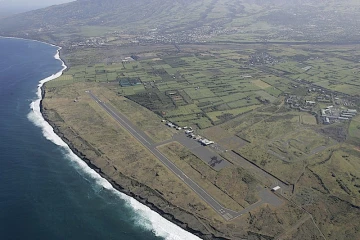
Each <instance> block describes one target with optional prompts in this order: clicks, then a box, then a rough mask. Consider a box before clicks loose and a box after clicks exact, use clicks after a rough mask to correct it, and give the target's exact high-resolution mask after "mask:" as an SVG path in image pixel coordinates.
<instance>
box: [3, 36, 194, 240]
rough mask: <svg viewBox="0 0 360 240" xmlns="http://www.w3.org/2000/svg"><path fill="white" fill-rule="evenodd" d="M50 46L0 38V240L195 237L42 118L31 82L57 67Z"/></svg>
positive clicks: (51, 76) (59, 66)
mask: <svg viewBox="0 0 360 240" xmlns="http://www.w3.org/2000/svg"><path fill="white" fill-rule="evenodd" d="M57 51H58V47H56V46H51V45H49V44H45V43H40V42H35V41H29V40H23V39H11V38H0V54H1V59H0V239H2V240H7V239H37V240H40V239H46V240H48V239H80V240H81V239H87V240H89V239H130V240H132V239H139V240H142V239H146V240H152V239H166V240H180V239H186V240H187V239H199V238H197V237H195V236H194V235H192V234H190V233H188V232H186V231H184V230H183V229H181V228H179V227H177V226H176V225H174V224H172V223H170V222H169V221H167V220H165V219H164V218H162V217H161V216H159V215H158V214H157V213H155V212H153V211H151V210H150V209H149V208H148V207H146V206H144V205H142V204H140V203H139V202H137V201H136V200H134V199H132V198H130V197H128V196H126V195H124V194H122V193H119V192H118V191H116V190H114V189H113V188H112V187H111V185H110V184H109V183H108V182H107V181H106V180H104V179H102V178H101V177H100V176H99V175H98V174H97V173H95V172H94V171H93V170H91V169H90V168H89V167H88V166H87V165H86V164H85V163H84V162H82V161H81V160H80V159H79V158H78V157H77V156H76V155H74V154H73V153H72V152H71V151H70V149H69V148H68V146H67V145H66V144H64V142H62V140H61V139H60V138H59V137H58V136H57V135H55V134H54V132H53V131H52V129H51V127H50V126H49V125H48V124H47V123H46V122H45V121H44V120H43V118H42V116H41V114H40V112H39V101H40V100H39V94H40V92H39V86H38V85H39V84H41V83H43V82H45V81H49V80H51V79H54V78H55V77H56V76H59V75H60V74H61V71H62V70H63V68H64V66H63V63H62V61H61V60H60V59H59V58H58V54H57ZM41 80H42V81H41Z"/></svg>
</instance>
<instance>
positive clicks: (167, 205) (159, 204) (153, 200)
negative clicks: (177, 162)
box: [40, 86, 231, 240]
mask: <svg viewBox="0 0 360 240" xmlns="http://www.w3.org/2000/svg"><path fill="white" fill-rule="evenodd" d="M41 93H42V100H41V102H40V110H41V113H42V116H43V117H44V119H45V120H46V121H47V122H48V123H49V124H50V125H51V126H52V128H53V130H54V132H55V133H56V134H57V135H58V136H59V137H60V138H61V139H62V140H63V141H64V142H65V143H66V144H67V145H68V146H69V148H70V149H71V150H72V152H73V153H74V154H76V155H77V156H78V157H79V158H80V159H82V160H83V161H84V162H85V163H86V164H87V165H88V166H89V167H90V168H92V169H93V170H95V171H96V172H97V173H98V174H99V175H100V176H101V177H103V178H104V179H106V180H107V181H108V182H109V183H110V184H111V185H112V186H113V187H114V188H115V189H116V190H118V191H120V192H122V193H124V194H126V195H128V196H130V197H132V198H134V199H136V200H137V201H139V202H141V203H142V204H144V205H146V206H148V207H149V208H150V209H152V210H153V211H155V212H157V213H159V214H160V215H161V216H162V217H164V218H165V219H167V220H169V221H171V222H172V223H174V224H176V225H178V226H180V227H181V228H183V229H185V230H186V231H188V232H191V233H193V234H194V235H197V236H199V237H200V238H202V239H209V240H210V239H219V240H222V239H224V240H225V239H231V237H230V236H227V234H224V233H222V232H220V231H218V230H217V229H216V228H215V227H213V226H211V223H210V222H209V221H208V220H207V219H204V218H201V217H200V216H196V215H195V214H193V213H191V212H189V211H187V210H185V209H183V208H181V207H179V206H175V205H173V204H172V203H171V202H169V201H168V200H166V199H165V198H164V197H163V196H162V195H163V194H162V193H161V192H160V191H159V190H157V189H151V188H150V187H148V186H147V185H145V184H144V183H141V182H139V181H137V180H136V179H134V178H132V177H130V176H126V175H124V174H122V173H121V172H120V171H117V169H112V170H115V171H117V174H118V175H117V178H116V180H114V179H113V178H112V177H111V175H112V173H110V171H109V168H105V169H103V168H102V167H99V164H98V163H96V162H95V161H93V160H92V159H91V158H89V157H88V156H87V155H88V154H84V153H83V151H82V149H81V146H77V145H75V144H74V143H73V142H72V141H71V139H72V138H73V137H74V136H71V135H69V134H66V133H64V131H62V127H61V126H60V125H59V124H58V123H57V121H56V120H55V121H54V119H52V117H51V114H49V111H48V109H47V108H46V107H44V104H43V101H44V98H45V97H46V87H45V86H43V87H42V88H41ZM76 138H79V135H78V136H76ZM83 141H84V142H86V140H83Z"/></svg>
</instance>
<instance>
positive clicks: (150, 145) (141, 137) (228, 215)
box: [87, 91, 243, 220]
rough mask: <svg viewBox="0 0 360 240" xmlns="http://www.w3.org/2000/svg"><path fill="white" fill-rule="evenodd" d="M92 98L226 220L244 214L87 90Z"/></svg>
mask: <svg viewBox="0 0 360 240" xmlns="http://www.w3.org/2000/svg"><path fill="white" fill-rule="evenodd" d="M87 93H88V94H89V95H90V97H91V98H92V99H94V100H95V101H96V102H97V103H98V104H99V105H100V106H101V107H102V108H103V109H104V110H105V111H106V112H107V113H108V114H110V115H111V116H112V117H113V118H114V119H115V120H116V121H117V122H118V123H119V124H120V125H121V126H123V127H124V128H125V129H126V130H127V131H128V132H129V133H130V134H131V135H132V136H134V137H135V138H136V139H137V140H138V141H139V142H140V143H142V144H143V145H144V146H145V147H146V148H147V149H148V150H149V151H150V152H151V153H152V154H154V155H155V156H156V157H157V158H158V159H159V160H160V161H161V162H162V163H163V164H164V165H165V166H166V167H167V168H168V169H170V170H171V171H172V172H173V173H174V174H175V175H176V176H177V177H179V178H180V179H181V180H182V181H183V182H184V183H186V184H187V185H188V186H189V187H190V188H191V189H192V190H193V191H194V192H195V193H197V194H198V195H199V196H200V197H201V198H202V199H203V200H204V201H205V202H206V203H207V204H209V205H210V206H211V207H212V208H213V209H214V210H215V211H216V212H218V213H219V214H220V215H221V216H222V217H223V218H225V219H226V220H231V219H233V218H236V217H238V216H240V215H242V214H243V212H242V211H241V212H235V211H233V210H231V209H227V208H225V207H223V206H222V205H221V204H220V203H219V202H217V201H216V200H215V199H214V198H213V197H211V196H210V194H208V193H207V192H206V191H205V190H204V189H203V188H201V187H200V186H199V185H198V184H196V182H194V181H193V180H192V179H190V178H189V177H188V176H186V175H185V173H184V172H182V171H181V170H180V169H179V168H178V167H176V165H175V164H173V163H172V162H171V161H170V160H169V159H168V158H167V157H165V156H164V155H163V154H162V153H161V152H160V151H159V150H158V149H157V148H156V145H155V144H154V143H153V142H152V141H151V139H150V138H149V137H148V136H147V135H146V134H144V133H143V132H142V131H139V130H137V129H136V127H135V126H134V125H133V124H132V123H131V122H130V121H129V120H128V119H127V118H126V117H125V116H123V115H122V114H121V113H118V112H115V110H114V109H113V108H112V107H110V106H108V105H107V104H105V103H104V102H102V101H101V100H100V99H99V98H97V97H96V96H95V95H94V94H93V93H91V92H90V91H87Z"/></svg>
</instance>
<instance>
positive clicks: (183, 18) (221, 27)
mask: <svg viewBox="0 0 360 240" xmlns="http://www.w3.org/2000/svg"><path fill="white" fill-rule="evenodd" d="M359 9H360V2H358V1H355V0H353V1H345V0H341V1H334V0H327V1H311V0H291V1H285V0H272V1H264V0H173V1H169V0H133V1H125V0H102V1H100V0H78V1H75V2H71V3H68V4H62V5H58V6H52V7H48V8H44V9H40V10H36V11H31V12H28V13H24V14H19V15H15V16H11V17H8V18H5V19H2V21H1V23H0V34H1V35H7V36H21V37H28V38H37V39H43V40H48V41H52V42H60V41H64V40H69V39H74V38H78V37H80V38H81V37H84V36H85V37H86V36H88V37H90V36H93V37H98V36H104V35H105V34H106V33H114V32H121V33H126V34H135V35H146V34H148V32H149V31H150V30H156V34H162V35H166V34H167V35H169V34H178V33H182V34H187V35H194V34H198V35H200V34H202V35H205V36H206V37H205V38H203V39H202V40H204V39H209V38H211V39H215V40H229V39H230V40H239V39H240V40H243V41H246V40H248V41H263V40H266V41H279V40H281V41H284V40H286V41H325V40H326V41H357V39H358V37H359V36H358V35H359V32H358V31H357V25H358V23H359V22H360V16H359V15H358V14H357V12H358V11H359ZM219 36H220V38H218V37H219ZM221 36H223V37H221ZM173 41H176V39H175V40H174V39H173Z"/></svg>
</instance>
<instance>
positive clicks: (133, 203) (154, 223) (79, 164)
mask: <svg viewBox="0 0 360 240" xmlns="http://www.w3.org/2000/svg"><path fill="white" fill-rule="evenodd" d="M60 49H61V48H59V49H58V51H57V53H56V55H55V56H54V57H55V59H58V60H59V61H61V62H62V66H63V68H62V70H61V71H59V72H58V73H56V74H54V75H51V76H49V77H47V78H45V79H43V80H41V81H40V82H39V85H38V89H37V97H38V98H37V99H36V100H34V101H33V102H31V104H30V107H31V109H32V111H31V112H30V113H29V114H28V118H29V120H30V121H32V122H33V123H34V124H35V125H36V126H38V127H40V128H41V129H42V132H43V135H44V136H45V138H46V139H48V140H49V141H51V142H53V143H55V144H56V145H58V146H61V147H62V148H63V149H64V151H65V155H66V157H67V158H68V159H70V160H71V161H72V162H73V163H75V167H76V168H77V169H80V170H81V171H82V173H84V174H86V177H90V178H91V179H93V180H94V181H95V182H96V184H98V185H99V186H101V187H103V188H105V189H108V190H110V191H112V192H113V193H114V194H116V195H117V196H119V197H120V198H121V199H123V200H125V201H126V202H127V204H128V206H130V207H131V208H132V209H133V210H134V211H135V213H136V214H137V216H140V217H138V218H136V219H133V220H134V221H135V223H136V224H138V225H140V226H142V227H144V228H145V229H148V230H150V231H152V232H153V233H154V234H155V235H156V236H160V237H163V238H165V239H166V240H183V239H186V240H188V239H189V240H192V239H194V240H195V239H196V240H198V239H200V238H198V237H197V236H195V235H193V234H191V233H189V232H187V231H185V230H183V229H182V228H180V227H178V226H177V225H175V224H173V223H171V222H170V221H168V220H166V219H165V218H163V217H161V216H160V215H159V214H158V213H156V212H154V211H152V210H151V209H150V208H149V207H147V206H145V205H143V204H141V203H140V202H138V201H137V200H135V199H133V198H131V197H129V196H127V195H125V194H123V193H121V192H119V191H117V190H116V189H114V188H113V187H112V185H111V184H110V183H109V182H108V181H107V180H106V179H104V178H102V177H101V176H100V175H99V174H98V173H97V172H95V171H94V170H93V169H91V168H90V167H89V166H87V164H86V163H85V162H84V161H82V160H81V159H80V158H79V157H78V156H76V155H75V154H74V153H73V152H72V151H71V149H70V147H69V146H68V145H67V144H66V143H65V142H64V141H63V140H62V139H61V138H60V137H59V136H58V135H56V134H55V132H54V130H53V128H52V127H51V126H50V124H49V123H48V122H46V121H45V119H44V118H43V116H42V114H41V112H40V101H41V98H42V96H41V87H42V86H43V84H44V83H46V82H48V81H51V80H53V79H55V78H57V77H59V76H61V74H62V72H63V71H64V70H65V69H66V68H67V67H66V65H65V63H64V62H63V61H62V60H61V59H60V55H59V51H60Z"/></svg>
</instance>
